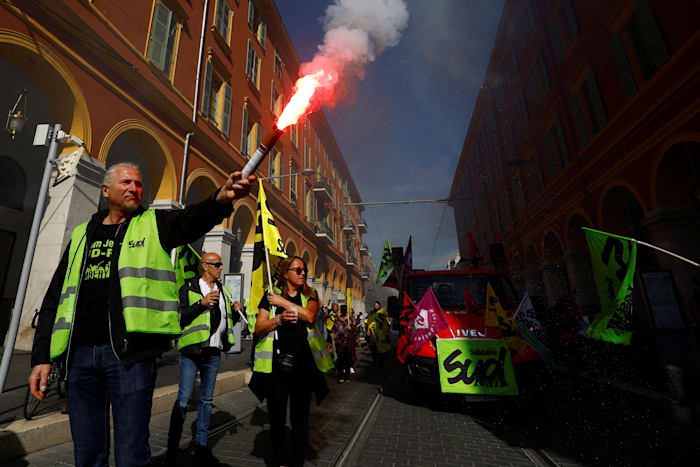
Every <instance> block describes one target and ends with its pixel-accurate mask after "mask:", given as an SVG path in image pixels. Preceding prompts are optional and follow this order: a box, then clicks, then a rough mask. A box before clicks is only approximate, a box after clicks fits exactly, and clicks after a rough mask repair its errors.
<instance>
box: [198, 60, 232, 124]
mask: <svg viewBox="0 0 700 467" xmlns="http://www.w3.org/2000/svg"><path fill="white" fill-rule="evenodd" d="M232 100H233V88H231V85H230V84H228V83H226V82H224V80H223V79H222V78H221V77H220V76H219V75H218V74H217V73H216V71H215V70H214V66H213V65H212V63H211V61H210V60H207V62H206V65H205V68H204V86H203V89H202V116H203V117H204V118H208V119H209V121H210V122H212V123H213V124H214V126H216V127H217V128H218V129H219V130H221V132H222V133H223V134H224V135H226V137H227V138H228V136H229V132H230V130H231V102H232Z"/></svg>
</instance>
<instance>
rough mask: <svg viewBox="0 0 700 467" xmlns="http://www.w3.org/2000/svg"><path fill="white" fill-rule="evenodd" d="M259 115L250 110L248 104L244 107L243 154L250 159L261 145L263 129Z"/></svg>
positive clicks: (242, 126)
mask: <svg viewBox="0 0 700 467" xmlns="http://www.w3.org/2000/svg"><path fill="white" fill-rule="evenodd" d="M256 117H257V113H256V112H255V111H254V110H253V109H252V108H249V106H248V104H246V105H244V106H243V118H242V124H241V154H242V155H244V156H246V157H250V156H252V155H253V154H254V153H255V150H256V149H257V148H258V146H259V145H260V137H261V134H260V133H261V128H260V122H259V118H256Z"/></svg>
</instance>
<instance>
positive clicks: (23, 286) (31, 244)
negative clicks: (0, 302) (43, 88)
mask: <svg viewBox="0 0 700 467" xmlns="http://www.w3.org/2000/svg"><path fill="white" fill-rule="evenodd" d="M17 102H19V99H18V100H17ZM15 107H16V106H15ZM61 128H62V127H61V125H60V124H59V123H57V124H55V125H54V127H53V129H51V127H50V126H49V125H48V124H42V125H37V126H36V132H35V133H34V143H33V145H34V146H49V155H48V157H47V158H46V165H45V166H44V176H43V178H42V179H41V187H40V188H39V198H38V199H37V202H36V208H35V209H34V218H33V219H32V228H31V230H30V231H29V240H28V241H27V250H26V251H25V253H24V263H23V264H22V273H21V274H20V276H19V286H18V287H17V295H16V297H15V306H14V308H13V309H12V318H11V321H10V327H9V329H8V331H7V338H6V340H5V350H4V351H3V353H2V362H1V363H0V393H2V392H3V391H4V390H5V379H6V378H7V372H8V370H9V368H10V360H11V359H12V352H13V351H14V349H15V339H16V338H17V330H18V328H19V319H20V317H21V316H22V307H23V306H24V296H25V294H26V292H27V282H28V281H29V271H30V269H31V266H32V260H33V259H34V250H35V249H36V239H37V237H38V236H39V226H40V225H41V218H42V217H43V215H44V207H45V205H46V196H47V194H48V188H49V181H50V180H51V172H52V171H53V168H54V166H55V165H57V164H58V161H57V160H56V155H57V154H58V145H59V144H66V143H71V144H74V145H76V146H83V141H82V140H81V139H80V138H78V137H77V136H73V135H69V134H68V133H66V132H64V131H63V130H62V129H61Z"/></svg>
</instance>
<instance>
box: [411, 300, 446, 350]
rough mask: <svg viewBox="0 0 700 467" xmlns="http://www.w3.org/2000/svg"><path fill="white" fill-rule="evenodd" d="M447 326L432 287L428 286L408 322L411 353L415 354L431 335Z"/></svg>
mask: <svg viewBox="0 0 700 467" xmlns="http://www.w3.org/2000/svg"><path fill="white" fill-rule="evenodd" d="M447 327H448V324H447V320H446V319H445V315H444V314H443V312H442V308H440V304H439V303H438V301H437V298H435V294H434V293H433V289H431V288H429V289H428V291H427V292H426V293H425V295H423V298H421V299H420V301H419V302H418V304H417V305H416V311H415V312H414V313H413V316H412V317H411V321H410V323H409V329H410V336H409V337H410V339H411V342H412V343H413V348H412V349H411V355H415V354H416V352H418V351H419V350H420V349H421V347H423V346H424V345H425V344H426V343H427V342H428V341H429V340H430V339H431V338H432V337H433V336H435V335H436V334H437V333H438V332H440V331H442V330H443V329H446V328H447Z"/></svg>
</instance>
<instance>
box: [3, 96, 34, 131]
mask: <svg viewBox="0 0 700 467" xmlns="http://www.w3.org/2000/svg"><path fill="white" fill-rule="evenodd" d="M22 98H24V110H22V108H19V107H20V102H21V101H22ZM28 119H29V118H28V117H27V90H26V89H22V92H20V93H19V97H17V102H15V106H14V107H12V110H10V111H9V112H8V113H7V123H6V124H5V131H6V132H7V134H8V135H10V138H12V139H15V136H17V135H18V134H20V133H21V132H22V129H23V128H24V125H25V123H27V120H28Z"/></svg>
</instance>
